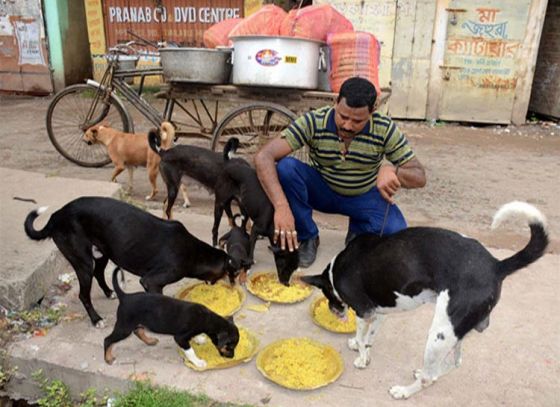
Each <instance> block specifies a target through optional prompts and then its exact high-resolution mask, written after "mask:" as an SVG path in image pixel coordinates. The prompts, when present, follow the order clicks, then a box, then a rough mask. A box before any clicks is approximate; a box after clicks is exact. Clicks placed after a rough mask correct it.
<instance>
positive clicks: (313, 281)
mask: <svg viewBox="0 0 560 407" xmlns="http://www.w3.org/2000/svg"><path fill="white" fill-rule="evenodd" d="M301 281H303V282H304V283H306V284H309V285H312V286H315V287H317V288H320V289H321V290H322V289H323V288H326V284H327V283H328V281H326V279H325V277H323V274H318V275H315V276H301Z"/></svg>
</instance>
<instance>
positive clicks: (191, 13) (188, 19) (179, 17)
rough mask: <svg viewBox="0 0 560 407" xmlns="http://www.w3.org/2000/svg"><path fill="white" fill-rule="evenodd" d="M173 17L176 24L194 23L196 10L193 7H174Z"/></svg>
mask: <svg viewBox="0 0 560 407" xmlns="http://www.w3.org/2000/svg"><path fill="white" fill-rule="evenodd" d="M173 17H174V19H175V20H174V21H175V22H176V23H195V22H196V9H195V8H194V7H175V9H174V12H173Z"/></svg>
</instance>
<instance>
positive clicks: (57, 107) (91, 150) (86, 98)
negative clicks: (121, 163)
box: [47, 84, 131, 167]
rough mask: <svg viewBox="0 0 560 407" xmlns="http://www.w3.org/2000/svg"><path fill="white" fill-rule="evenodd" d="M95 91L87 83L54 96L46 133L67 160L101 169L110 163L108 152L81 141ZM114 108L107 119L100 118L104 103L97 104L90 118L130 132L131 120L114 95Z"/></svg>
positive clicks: (112, 104) (112, 107)
mask: <svg viewBox="0 0 560 407" xmlns="http://www.w3.org/2000/svg"><path fill="white" fill-rule="evenodd" d="M95 95H96V88H95V87H93V86H90V85H87V84H78V85H72V86H68V87H67V88H64V89H63V90H61V91H60V92H59V93H57V94H56V95H55V97H54V98H53V100H52V101H51V103H50V104H49V108H48V109H47V133H48V135H49V139H50V140H51V142H52V144H53V145H54V147H55V148H56V149H57V151H58V152H59V153H60V154H62V156H64V157H65V158H66V159H68V160H70V161H72V162H73V163H75V164H78V165H81V166H83V167H102V166H104V165H106V164H108V163H110V162H111V160H110V158H109V156H108V155H107V149H106V148H105V146H103V145H100V144H93V145H88V144H86V143H85V142H84V141H82V136H83V130H82V128H83V124H84V123H85V122H86V120H87V117H86V116H87V114H88V111H89V109H90V107H91V106H92V103H93V102H94V101H95ZM111 102H112V103H111V106H110V108H109V111H108V112H107V114H106V115H105V117H99V116H100V115H101V113H102V111H103V104H102V103H100V102H98V105H97V106H96V108H95V111H94V112H93V115H92V116H91V117H94V118H96V117H98V119H99V120H98V122H99V121H101V119H102V120H104V121H106V122H107V124H108V125H109V126H111V127H112V128H114V129H116V130H120V131H124V132H129V131H130V128H131V121H130V117H129V115H128V112H126V111H125V110H124V109H123V108H122V106H121V105H120V104H119V103H116V102H115V101H114V97H113V96H111Z"/></svg>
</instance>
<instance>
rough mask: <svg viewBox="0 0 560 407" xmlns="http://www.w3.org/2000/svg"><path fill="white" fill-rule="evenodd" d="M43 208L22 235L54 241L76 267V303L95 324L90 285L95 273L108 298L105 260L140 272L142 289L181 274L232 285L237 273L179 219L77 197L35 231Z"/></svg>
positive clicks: (159, 288) (221, 253) (108, 200)
mask: <svg viewBox="0 0 560 407" xmlns="http://www.w3.org/2000/svg"><path fill="white" fill-rule="evenodd" d="M46 209H47V208H46V207H43V208H39V209H38V210H34V211H32V212H30V213H29V215H27V218H26V219H25V223H24V227H25V233H26V234H27V236H29V238H31V239H33V240H43V239H46V238H52V239H53V241H54V243H55V244H56V246H57V247H58V249H59V250H60V252H61V253H62V254H63V255H64V257H65V258H66V259H67V260H68V261H69V262H70V264H71V265H72V267H73V268H74V270H75V271H76V274H77V276H78V282H79V284H80V301H81V302H82V304H83V305H84V307H85V309H86V311H87V313H88V315H89V317H90V319H91V322H92V323H93V324H94V325H96V326H97V327H99V328H101V327H103V320H102V319H101V317H100V316H99V314H97V312H96V311H95V309H94V308H93V305H92V303H91V283H92V279H93V277H95V279H96V280H97V282H98V283H99V286H100V287H101V289H102V290H103V292H104V294H105V295H106V296H107V297H108V298H109V297H110V296H111V294H112V291H111V289H110V288H109V287H108V286H107V283H106V282H105V276H104V271H105V267H106V266H107V262H108V261H109V260H111V261H112V262H113V263H115V264H116V265H118V266H120V267H122V268H123V269H124V270H127V271H129V272H131V273H132V274H135V275H137V276H140V277H141V279H140V283H141V284H142V286H143V287H144V289H145V290H146V291H148V292H155V293H161V292H162V290H163V287H164V286H166V285H167V284H171V283H174V282H176V281H179V280H180V279H182V278H184V277H190V278H196V279H199V280H204V281H208V282H210V283H215V282H216V281H218V280H220V279H222V278H224V277H226V276H227V277H229V280H230V282H231V283H233V282H234V280H235V277H236V276H237V274H238V272H239V270H236V269H235V268H234V267H233V266H232V263H231V259H230V257H229V256H228V255H227V253H225V252H224V251H223V250H220V249H217V248H215V247H212V246H210V245H209V244H207V243H205V242H203V241H202V240H199V239H197V238H196V237H195V236H193V235H192V234H190V233H189V231H188V230H187V229H186V228H185V226H183V224H182V223H180V222H177V221H167V220H163V219H160V218H158V217H157V216H154V215H152V214H150V213H148V212H146V211H143V210H142V209H139V208H137V207H135V206H133V205H130V204H128V203H125V202H122V201H118V200H116V199H112V198H103V197H82V198H78V199H75V200H73V201H71V202H69V203H68V204H66V205H65V206H64V207H62V208H61V209H59V210H58V211H56V212H54V213H53V214H52V215H51V217H50V219H49V221H48V223H47V224H46V226H45V227H44V228H43V229H41V230H36V229H35V228H34V227H33V221H34V220H35V219H36V218H37V217H38V216H39V214H41V213H43V212H44V211H45V210H46Z"/></svg>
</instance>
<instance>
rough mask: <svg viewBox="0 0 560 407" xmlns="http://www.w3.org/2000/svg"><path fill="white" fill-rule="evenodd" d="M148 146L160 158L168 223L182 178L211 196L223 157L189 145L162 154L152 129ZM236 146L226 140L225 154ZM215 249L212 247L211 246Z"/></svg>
mask: <svg viewBox="0 0 560 407" xmlns="http://www.w3.org/2000/svg"><path fill="white" fill-rule="evenodd" d="M148 143H149V144H150V148H151V149H152V150H153V151H154V152H155V153H156V154H158V155H159V156H160V157H161V161H160V163H159V172H160V174H161V178H162V179H163V182H165V185H166V186H167V199H166V202H165V204H164V212H165V216H167V219H171V216H172V213H171V211H172V208H173V204H174V203H175V200H176V199H177V193H178V191H179V187H180V186H181V178H183V176H188V177H191V178H193V179H195V180H197V181H198V182H200V183H201V184H202V185H204V186H205V187H206V188H208V190H209V191H211V192H214V189H215V186H216V181H217V180H218V176H219V175H220V173H221V172H222V169H223V167H224V158H223V154H221V153H217V152H215V151H211V150H209V149H207V148H202V147H197V146H190V145H176V146H174V147H172V148H170V149H168V150H162V149H161V148H160V145H161V138H160V135H159V129H152V130H150V131H149V132H148ZM238 145H239V140H238V139H237V138H235V137H233V138H231V139H229V140H228V142H227V144H226V147H227V151H229V152H231V153H235V151H236V149H237V146H238ZM225 150H226V149H224V151H225ZM226 213H227V214H228V217H229V219H230V222H231V219H232V217H233V214H232V213H231V210H230V209H229V208H228V209H226ZM215 245H216V243H214V246H215Z"/></svg>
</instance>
